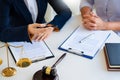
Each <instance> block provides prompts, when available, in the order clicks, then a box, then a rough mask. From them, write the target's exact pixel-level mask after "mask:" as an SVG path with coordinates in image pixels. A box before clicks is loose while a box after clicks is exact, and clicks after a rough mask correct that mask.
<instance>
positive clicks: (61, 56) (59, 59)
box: [52, 53, 66, 68]
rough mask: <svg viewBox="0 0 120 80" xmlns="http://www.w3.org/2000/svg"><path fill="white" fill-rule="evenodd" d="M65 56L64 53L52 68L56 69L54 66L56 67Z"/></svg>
mask: <svg viewBox="0 0 120 80" xmlns="http://www.w3.org/2000/svg"><path fill="white" fill-rule="evenodd" d="M65 56H66V53H64V54H63V55H62V56H61V57H60V58H59V59H58V60H57V61H56V62H55V64H53V66H52V68H54V67H56V65H57V64H58V63H60V62H61V61H62V60H63V58H64V57H65Z"/></svg>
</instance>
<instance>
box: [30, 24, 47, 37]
mask: <svg viewBox="0 0 120 80" xmlns="http://www.w3.org/2000/svg"><path fill="white" fill-rule="evenodd" d="M44 26H46V25H45V24H38V23H34V24H29V25H28V33H29V34H30V35H34V34H38V33H39V29H37V27H41V28H42V27H44Z"/></svg>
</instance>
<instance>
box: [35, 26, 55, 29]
mask: <svg viewBox="0 0 120 80" xmlns="http://www.w3.org/2000/svg"><path fill="white" fill-rule="evenodd" d="M47 27H55V26H54V25H52V26H47V25H46V26H44V27H35V28H47Z"/></svg>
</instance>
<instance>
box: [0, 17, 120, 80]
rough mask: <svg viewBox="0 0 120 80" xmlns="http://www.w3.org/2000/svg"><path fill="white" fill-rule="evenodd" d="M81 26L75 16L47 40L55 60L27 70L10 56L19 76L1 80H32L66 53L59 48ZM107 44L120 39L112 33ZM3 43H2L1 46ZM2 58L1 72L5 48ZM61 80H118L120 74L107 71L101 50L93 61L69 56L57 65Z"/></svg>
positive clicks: (32, 66) (0, 76)
mask: <svg viewBox="0 0 120 80" xmlns="http://www.w3.org/2000/svg"><path fill="white" fill-rule="evenodd" d="M79 24H80V17H79V16H73V17H72V18H71V19H70V20H69V21H68V22H67V23H66V25H65V26H64V28H63V29H62V30H61V31H60V32H53V34H52V35H51V36H50V37H49V38H48V39H47V40H46V43H47V44H48V46H49V47H50V49H51V50H52V52H53V53H54V55H55V58H51V59H47V60H44V61H39V62H36V63H33V64H32V65H31V66H29V67H27V68H19V67H17V66H16V65H15V63H14V60H13V58H12V56H11V54H9V55H10V56H9V57H10V66H12V67H14V68H16V70H17V74H16V75H14V76H12V77H3V76H2V75H1V74H0V80H32V77H33V74H34V73H35V72H36V71H38V70H40V69H41V68H42V67H43V66H51V65H53V64H54V62H55V61H56V60H57V59H58V58H59V57H60V56H61V55H62V54H63V53H64V52H63V51H61V50H58V49H57V48H58V46H59V45H60V44H61V43H62V42H63V41H64V40H65V39H66V38H67V37H68V36H69V35H70V34H71V33H72V31H73V30H74V29H76V27H78V25H79ZM107 42H120V38H119V37H118V36H117V35H116V34H115V33H114V32H111V36H110V37H109V39H108V40H107ZM1 44H3V43H0V45H1ZM0 58H2V59H3V64H2V65H0V72H1V71H2V70H3V69H4V68H6V67H7V63H6V52H5V48H2V49H0ZM56 68H57V71H58V75H59V80H118V79H120V72H109V71H107V69H106V63H105V58H104V52H103V50H101V51H100V52H99V53H98V54H97V55H96V56H95V57H94V58H93V59H92V60H90V59H87V58H84V57H81V56H77V55H74V54H70V53H69V54H67V56H66V57H65V58H64V60H63V61H62V62H61V63H60V64H58V65H57V67H56Z"/></svg>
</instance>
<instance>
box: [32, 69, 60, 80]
mask: <svg viewBox="0 0 120 80" xmlns="http://www.w3.org/2000/svg"><path fill="white" fill-rule="evenodd" d="M33 80H59V77H58V75H56V76H51V75H45V74H43V72H42V70H39V71H37V72H36V73H35V74H34V75H33Z"/></svg>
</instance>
